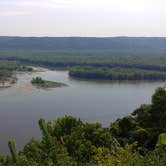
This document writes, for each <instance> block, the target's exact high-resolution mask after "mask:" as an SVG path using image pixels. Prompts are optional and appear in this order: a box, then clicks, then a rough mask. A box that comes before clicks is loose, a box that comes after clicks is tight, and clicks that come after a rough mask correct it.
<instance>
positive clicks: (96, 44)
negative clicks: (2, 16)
mask: <svg viewBox="0 0 166 166" xmlns="http://www.w3.org/2000/svg"><path fill="white" fill-rule="evenodd" d="M165 45H166V38H165V37H14V36H13V37H11V36H0V50H47V51H49V50H52V51H53V50H117V51H118V50H123V51H124V50H132V51H136V50H141V51H152V50H153V51H166V49H165Z"/></svg>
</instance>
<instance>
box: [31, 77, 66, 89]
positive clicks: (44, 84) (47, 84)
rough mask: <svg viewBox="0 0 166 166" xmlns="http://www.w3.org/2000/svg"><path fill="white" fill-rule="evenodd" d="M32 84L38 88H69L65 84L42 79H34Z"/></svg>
mask: <svg viewBox="0 0 166 166" xmlns="http://www.w3.org/2000/svg"><path fill="white" fill-rule="evenodd" d="M31 83H32V85H34V86H36V87H37V88H57V87H64V86H67V85H66V84H64V83H61V82H55V81H48V80H44V79H42V78H41V77H35V78H32V80H31Z"/></svg>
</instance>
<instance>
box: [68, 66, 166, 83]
mask: <svg viewBox="0 0 166 166" xmlns="http://www.w3.org/2000/svg"><path fill="white" fill-rule="evenodd" d="M69 75H70V76H72V77H76V78H86V79H103V80H165V79H166V72H161V71H153V70H141V69H135V68H133V69H132V68H131V69H129V68H101V67H100V68H97V67H74V68H71V69H70V71H69Z"/></svg>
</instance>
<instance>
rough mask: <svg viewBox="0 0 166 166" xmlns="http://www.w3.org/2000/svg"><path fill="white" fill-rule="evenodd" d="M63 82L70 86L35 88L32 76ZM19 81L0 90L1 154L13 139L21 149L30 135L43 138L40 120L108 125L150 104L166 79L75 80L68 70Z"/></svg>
mask: <svg viewBox="0 0 166 166" xmlns="http://www.w3.org/2000/svg"><path fill="white" fill-rule="evenodd" d="M35 76H41V77H42V78H44V79H48V80H52V81H58V82H63V83H65V84H68V85H69V86H68V87H63V88H54V89H50V90H42V89H35V88H34V87H33V86H32V85H31V84H30V83H29V82H30V80H31V79H32V77H35ZM17 77H18V82H17V84H16V85H14V86H13V87H11V88H8V89H3V90H0V153H7V152H8V148H7V140H8V139H9V138H12V139H14V140H15V142H16V146H17V149H20V148H21V147H22V146H23V145H24V144H25V143H26V142H27V141H28V140H29V139H30V138H32V137H33V136H34V137H35V138H39V137H40V130H39V128H38V120H39V118H41V117H43V118H45V119H47V120H54V119H55V118H57V117H62V116H64V115H73V116H76V117H80V118H81V119H82V120H85V121H90V122H100V123H102V124H103V125H104V126H108V125H109V123H110V122H111V121H113V120H115V119H116V118H119V117H122V116H124V115H127V114H130V113H131V112H132V111H133V110H134V109H135V108H137V107H138V106H139V105H140V104H143V103H150V101H151V95H152V94H153V93H154V90H155V88H156V87H158V86H163V85H164V84H165V83H164V82H101V81H100V82H97V81H83V80H75V79H71V78H69V77H68V72H67V71H45V72H38V73H31V74H30V73H29V74H28V73H24V74H23V73H22V74H17Z"/></svg>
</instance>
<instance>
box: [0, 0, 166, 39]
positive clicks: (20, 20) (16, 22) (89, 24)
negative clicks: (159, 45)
mask: <svg viewBox="0 0 166 166" xmlns="http://www.w3.org/2000/svg"><path fill="white" fill-rule="evenodd" d="M0 36H66V37H68V36H84V37H89V36H91V37H93V36H95V37H111V36H166V1H165V0H0Z"/></svg>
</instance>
